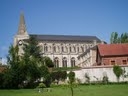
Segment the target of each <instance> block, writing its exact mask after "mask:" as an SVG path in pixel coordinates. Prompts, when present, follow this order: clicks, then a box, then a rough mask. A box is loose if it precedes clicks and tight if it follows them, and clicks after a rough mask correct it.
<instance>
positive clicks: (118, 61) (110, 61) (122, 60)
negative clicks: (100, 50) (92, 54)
mask: <svg viewBox="0 0 128 96" xmlns="http://www.w3.org/2000/svg"><path fill="white" fill-rule="evenodd" d="M102 65H128V56H115V57H103V58H102Z"/></svg>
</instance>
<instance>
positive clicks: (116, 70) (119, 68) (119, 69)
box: [113, 65, 123, 82]
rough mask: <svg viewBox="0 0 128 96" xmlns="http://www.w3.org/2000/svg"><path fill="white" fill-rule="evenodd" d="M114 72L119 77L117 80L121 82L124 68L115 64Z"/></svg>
mask: <svg viewBox="0 0 128 96" xmlns="http://www.w3.org/2000/svg"><path fill="white" fill-rule="evenodd" d="M113 72H114V74H115V75H116V77H117V81H118V82H119V79H120V76H121V75H122V74H123V70H122V69H121V67H120V66H117V65H115V66H113Z"/></svg>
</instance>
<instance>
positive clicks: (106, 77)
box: [102, 76, 108, 84]
mask: <svg viewBox="0 0 128 96" xmlns="http://www.w3.org/2000/svg"><path fill="white" fill-rule="evenodd" d="M102 82H103V83H105V84H107V83H108V76H103V81H102Z"/></svg>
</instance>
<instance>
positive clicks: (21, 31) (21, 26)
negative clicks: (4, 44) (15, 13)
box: [18, 11, 27, 35]
mask: <svg viewBox="0 0 128 96" xmlns="http://www.w3.org/2000/svg"><path fill="white" fill-rule="evenodd" d="M26 34H27V30H26V25H25V20H24V13H23V11H22V12H21V14H20V22H19V28H18V35H26Z"/></svg>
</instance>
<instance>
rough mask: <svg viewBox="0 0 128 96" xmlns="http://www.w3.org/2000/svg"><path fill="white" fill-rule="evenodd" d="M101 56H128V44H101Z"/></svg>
mask: <svg viewBox="0 0 128 96" xmlns="http://www.w3.org/2000/svg"><path fill="white" fill-rule="evenodd" d="M98 50H99V54H100V56H119V55H128V43H124V44H99V45H98Z"/></svg>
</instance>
